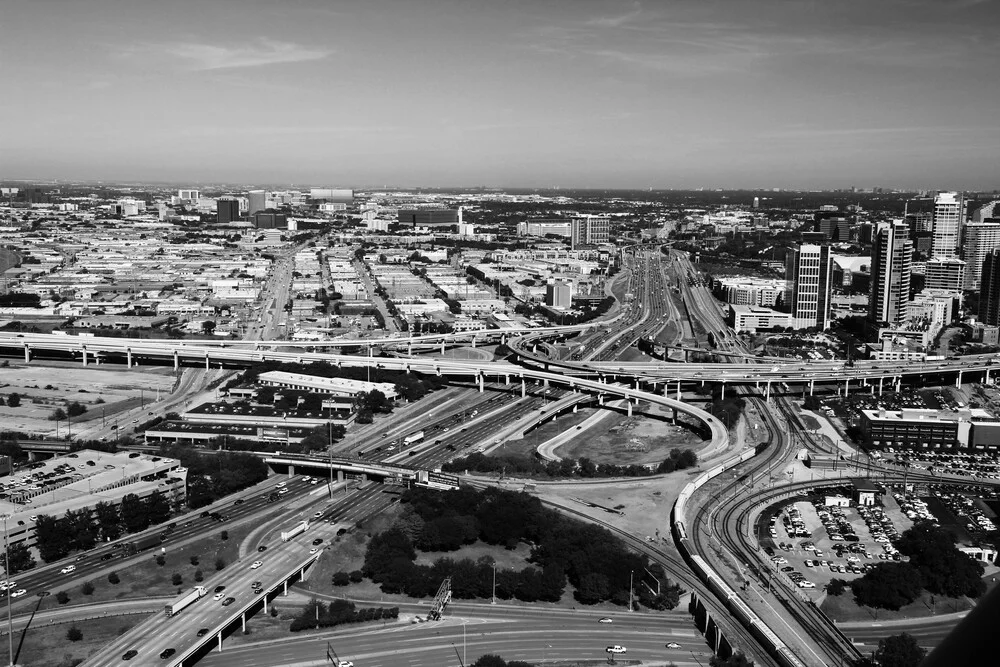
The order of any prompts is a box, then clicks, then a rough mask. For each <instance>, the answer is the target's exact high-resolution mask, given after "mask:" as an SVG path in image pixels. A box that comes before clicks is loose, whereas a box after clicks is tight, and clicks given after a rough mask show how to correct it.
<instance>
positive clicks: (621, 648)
mask: <svg viewBox="0 0 1000 667" xmlns="http://www.w3.org/2000/svg"><path fill="white" fill-rule="evenodd" d="M604 650H605V651H607V652H608V653H626V652H627V651H628V649H626V648H625V647H624V646H621V645H619V644H615V645H614V646H609V647H607V648H606V649H604Z"/></svg>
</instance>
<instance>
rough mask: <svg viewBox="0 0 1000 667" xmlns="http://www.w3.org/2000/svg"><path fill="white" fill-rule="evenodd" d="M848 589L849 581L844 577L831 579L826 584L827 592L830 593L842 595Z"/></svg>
mask: <svg viewBox="0 0 1000 667" xmlns="http://www.w3.org/2000/svg"><path fill="white" fill-rule="evenodd" d="M846 589H847V582H846V581H844V580H843V579H831V580H830V582H829V583H828V584H827V585H826V592H827V593H829V594H830V595H842V594H843V593H844V591H845V590H846Z"/></svg>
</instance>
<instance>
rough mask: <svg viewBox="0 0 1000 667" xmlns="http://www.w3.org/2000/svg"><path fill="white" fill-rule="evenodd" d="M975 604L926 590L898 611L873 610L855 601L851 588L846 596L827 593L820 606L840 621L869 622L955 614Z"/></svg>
mask: <svg viewBox="0 0 1000 667" xmlns="http://www.w3.org/2000/svg"><path fill="white" fill-rule="evenodd" d="M932 600H933V602H932ZM973 605H974V603H973V602H972V601H971V600H969V599H968V598H949V597H943V596H941V595H931V594H930V593H928V592H926V591H924V594H923V595H922V596H921V597H919V598H917V599H916V600H914V601H913V602H911V603H910V604H908V605H906V606H905V607H901V608H900V609H899V611H892V610H889V609H873V608H871V607H863V606H861V605H858V604H856V603H855V602H854V595H852V594H851V591H850V589H848V590H847V591H845V592H844V594H843V595H838V596H833V595H827V596H826V598H825V599H824V600H823V603H822V604H821V605H820V609H822V610H823V611H824V612H825V613H826V615H827V616H829V617H830V618H832V619H833V620H835V621H838V622H841V623H850V622H861V623H870V622H872V621H879V622H881V621H895V620H900V619H906V618H925V617H928V616H935V615H937V614H952V613H955V612H960V611H966V610H968V609H971V608H972V607H973Z"/></svg>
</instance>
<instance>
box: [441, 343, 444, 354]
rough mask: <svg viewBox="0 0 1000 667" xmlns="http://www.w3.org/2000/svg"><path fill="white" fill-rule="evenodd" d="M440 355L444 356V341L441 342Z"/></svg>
mask: <svg viewBox="0 0 1000 667" xmlns="http://www.w3.org/2000/svg"><path fill="white" fill-rule="evenodd" d="M441 354H444V341H441Z"/></svg>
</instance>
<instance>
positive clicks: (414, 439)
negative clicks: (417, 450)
mask: <svg viewBox="0 0 1000 667" xmlns="http://www.w3.org/2000/svg"><path fill="white" fill-rule="evenodd" d="M423 439H424V432H423V431H417V432H416V433H414V434H412V435H408V436H406V437H405V438H403V446H404V447H409V446H410V445H415V444H417V443H418V442H420V441H421V440H423Z"/></svg>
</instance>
